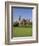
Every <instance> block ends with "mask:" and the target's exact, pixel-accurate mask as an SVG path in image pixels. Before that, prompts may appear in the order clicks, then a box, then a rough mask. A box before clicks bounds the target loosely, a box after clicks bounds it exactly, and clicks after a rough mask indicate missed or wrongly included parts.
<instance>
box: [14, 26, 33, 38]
mask: <svg viewBox="0 0 39 46" xmlns="http://www.w3.org/2000/svg"><path fill="white" fill-rule="evenodd" d="M13 30H14V31H13V36H14V37H26V36H32V27H27V28H26V27H14V28H13Z"/></svg>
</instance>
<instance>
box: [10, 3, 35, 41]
mask: <svg viewBox="0 0 39 46" xmlns="http://www.w3.org/2000/svg"><path fill="white" fill-rule="evenodd" d="M11 6H17V7H34V9H33V11H32V23H33V25H32V37H14V38H13V39H11ZM9 13H10V14H9V15H10V16H9V20H10V21H9V23H10V25H9V27H10V30H9V31H10V42H16V41H30V40H36V6H35V5H34V6H33V5H19V4H14V5H9Z"/></svg>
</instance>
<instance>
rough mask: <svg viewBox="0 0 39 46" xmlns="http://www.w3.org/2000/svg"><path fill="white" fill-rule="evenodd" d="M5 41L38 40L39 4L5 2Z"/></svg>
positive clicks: (21, 42) (8, 42) (13, 42)
mask: <svg viewBox="0 0 39 46" xmlns="http://www.w3.org/2000/svg"><path fill="white" fill-rule="evenodd" d="M5 15H6V16H5V19H6V20H5V25H6V26H5V27H6V29H5V30H6V31H5V43H6V44H23V43H36V42H38V4H37V3H22V2H9V1H8V2H5Z"/></svg>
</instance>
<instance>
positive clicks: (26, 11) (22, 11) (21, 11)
mask: <svg viewBox="0 0 39 46" xmlns="http://www.w3.org/2000/svg"><path fill="white" fill-rule="evenodd" d="M13 9H14V10H13ZM13 9H12V11H13V13H12V14H13V21H18V19H19V16H21V19H23V18H24V19H32V8H19V7H18V8H16V7H14V8H13Z"/></svg>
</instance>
